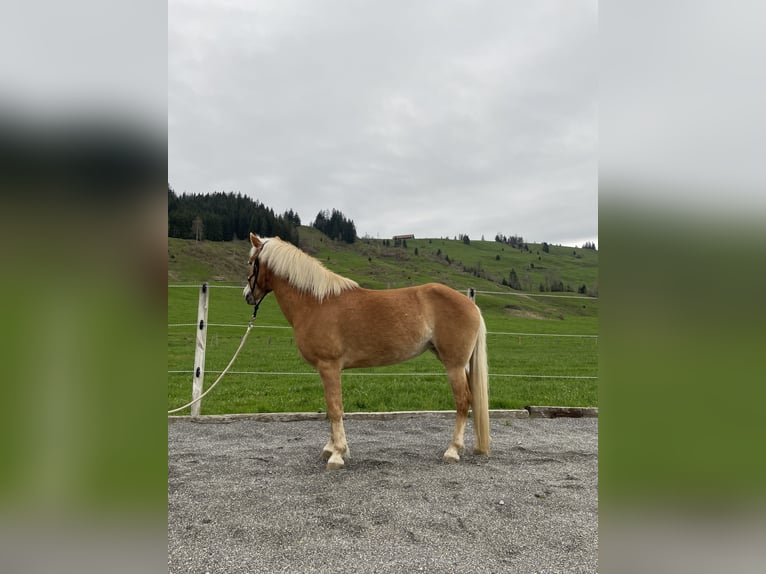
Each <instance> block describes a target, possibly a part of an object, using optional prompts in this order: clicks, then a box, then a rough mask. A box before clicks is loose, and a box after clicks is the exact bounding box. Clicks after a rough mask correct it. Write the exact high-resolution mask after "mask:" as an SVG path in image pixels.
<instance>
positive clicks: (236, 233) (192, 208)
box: [168, 185, 301, 245]
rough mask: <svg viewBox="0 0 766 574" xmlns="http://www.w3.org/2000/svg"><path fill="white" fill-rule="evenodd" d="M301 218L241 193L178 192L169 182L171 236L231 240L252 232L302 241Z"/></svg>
mask: <svg viewBox="0 0 766 574" xmlns="http://www.w3.org/2000/svg"><path fill="white" fill-rule="evenodd" d="M300 224H301V220H300V217H299V216H298V214H297V213H295V212H293V211H292V210H289V211H286V212H285V213H283V214H282V215H276V214H275V213H274V210H273V209H271V208H268V207H266V206H265V205H263V204H262V203H260V202H259V201H255V200H253V199H252V198H250V197H247V196H245V195H242V194H241V193H236V194H235V193H222V192H215V193H210V194H186V193H183V194H181V195H178V194H176V193H175V191H173V189H172V188H171V187H170V186H169V185H168V237H179V238H181V239H198V240H201V239H206V240H208V241H231V240H233V239H245V238H247V237H248V236H249V233H250V232H251V231H252V232H253V233H258V234H259V235H264V236H267V237H274V236H277V235H278V236H279V237H281V238H282V239H284V240H285V241H289V242H291V243H293V244H295V245H297V244H298V226H299V225H300Z"/></svg>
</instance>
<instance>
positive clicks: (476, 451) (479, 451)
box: [473, 448, 489, 456]
mask: <svg viewBox="0 0 766 574" xmlns="http://www.w3.org/2000/svg"><path fill="white" fill-rule="evenodd" d="M473 454H480V455H483V456H489V449H478V448H475V449H473Z"/></svg>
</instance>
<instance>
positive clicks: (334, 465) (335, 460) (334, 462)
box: [327, 453, 346, 470]
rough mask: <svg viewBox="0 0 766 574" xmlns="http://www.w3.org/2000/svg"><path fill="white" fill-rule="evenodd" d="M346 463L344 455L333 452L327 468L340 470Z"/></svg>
mask: <svg viewBox="0 0 766 574" xmlns="http://www.w3.org/2000/svg"><path fill="white" fill-rule="evenodd" d="M345 465H346V463H345V462H343V457H342V456H340V455H339V454H338V453H333V454H332V456H331V457H330V460H328V461H327V470H339V469H341V468H343V467H344V466H345Z"/></svg>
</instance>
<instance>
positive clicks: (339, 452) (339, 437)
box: [318, 364, 349, 470]
mask: <svg viewBox="0 0 766 574" xmlns="http://www.w3.org/2000/svg"><path fill="white" fill-rule="evenodd" d="M318 369H319V374H320V376H321V377H322V385H323V386H324V396H325V401H326V402H327V418H329V419H330V440H328V441H327V444H326V445H325V447H324V449H322V456H323V457H324V458H326V459H328V460H327V470H337V469H339V468H343V466H344V465H345V463H344V461H343V457H344V456H346V457H348V455H349V450H348V443H347V442H346V431H345V430H344V428H343V395H342V393H341V387H340V367H338V366H336V365H331V364H330V365H322V366H320V367H318Z"/></svg>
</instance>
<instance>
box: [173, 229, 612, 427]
mask: <svg viewBox="0 0 766 574" xmlns="http://www.w3.org/2000/svg"><path fill="white" fill-rule="evenodd" d="M301 247H302V248H304V250H306V251H307V252H309V253H311V254H312V255H314V256H315V257H317V258H318V259H319V260H320V261H322V262H323V263H324V264H325V266H326V267H328V268H329V269H332V270H333V271H335V272H337V273H340V274H342V275H345V276H348V277H351V278H353V279H355V280H357V281H358V282H359V283H360V284H361V285H362V286H364V287H368V288H388V287H390V288H393V287H400V286H405V285H413V284H418V283H425V282H428V281H439V282H442V283H445V284H447V285H450V286H452V287H453V288H456V289H459V290H460V291H462V292H465V290H466V289H467V288H468V287H474V288H476V289H478V290H482V291H495V292H498V291H503V292H507V293H513V292H512V290H510V289H508V288H506V287H503V286H501V285H498V281H495V280H493V279H496V278H497V276H500V274H501V273H502V272H504V271H502V269H506V268H507V269H508V270H510V268H514V269H515V270H516V272H517V274H519V275H520V274H521V272H522V271H523V272H524V273H526V275H527V277H528V280H529V281H530V282H532V283H534V282H538V283H539V282H540V281H544V280H545V279H546V273H547V277H548V278H550V277H553V276H554V274H555V276H556V277H557V278H560V280H561V281H562V282H564V283H565V284H567V283H568V284H571V285H572V286H574V285H580V284H585V285H587V286H588V289H589V290H597V268H598V254H597V253H596V252H589V251H587V250H579V249H578V250H576V253H578V254H579V255H580V257H574V256H573V255H572V253H573V251H575V250H574V249H573V248H571V247H568V248H567V247H554V246H551V249H550V251H551V253H549V254H544V255H545V257H540V256H539V255H537V254H536V253H535V251H536V247H538V246H533V245H530V250H531V253H521V252H518V250H515V249H512V248H510V246H507V245H501V244H499V243H496V242H480V241H473V242H471V245H464V244H463V243H462V242H459V241H454V240H446V239H444V240H443V239H431V240H428V239H421V240H409V241H408V247H407V249H403V248H387V247H385V246H383V245H381V244H380V242H378V241H366V242H365V241H359V242H357V243H356V244H354V245H352V246H347V245H341V244H337V243H335V242H332V241H329V240H327V238H325V237H324V236H323V235H321V234H319V233H318V232H316V231H315V230H310V229H308V228H301ZM416 247H417V249H418V255H415V254H414V250H415V248H416ZM439 249H441V251H442V256H439V255H437V254H436V252H437V250H439ZM168 251H169V261H170V265H169V282H170V283H171V285H173V284H178V283H186V284H192V285H194V284H195V283H196V285H197V286H198V284H199V282H201V281H203V280H207V281H212V282H213V284H214V285H215V284H218V285H222V284H223V283H224V282H231V283H229V284H230V285H237V286H238V287H240V288H238V289H232V288H215V287H213V288H211V291H210V303H209V316H208V323H209V325H210V326H209V328H208V338H207V351H206V369H207V373H206V375H205V383H206V388H207V385H210V384H211V383H212V382H213V381H214V380H215V378H216V377H217V373H215V372H214V371H220V370H222V369H223V368H224V367H225V366H226V364H227V363H228V362H229V360H230V358H231V356H232V355H233V353H234V351H235V350H236V348H237V345H238V344H239V341H240V339H241V337H242V335H243V333H244V331H245V325H246V324H247V322H248V320H249V318H250V313H251V312H252V308H251V307H250V306H248V305H246V304H245V302H244V299H243V298H242V293H241V286H242V285H243V284H244V278H245V275H246V267H245V261H246V257H247V251H248V244H247V242H226V243H212V242H201V243H195V242H192V241H183V240H176V239H169V240H168ZM445 252H446V253H447V254H448V255H449V257H450V259H451V261H452V263H451V264H447V262H446V261H445V260H444V258H443V254H444V253H445ZM498 256H499V258H498ZM538 257H540V259H538ZM456 261H458V262H461V263H462V265H461V264H458V263H455V262H456ZM525 261H526V263H525ZM533 261H537V262H538V263H537V264H536V265H535V270H532V269H531V268H530V267H529V263H531V262H533ZM522 265H525V267H522ZM463 266H471V267H474V268H476V267H478V268H479V269H480V272H479V273H478V275H479V276H477V274H476V273H473V272H471V273H468V272H465V271H464V269H463ZM541 267H542V268H544V269H539V268H541ZM506 275H507V274H506ZM557 280H559V279H557ZM538 294H539V292H535V291H531V292H530V294H529V295H527V296H524V295H523V294H519V293H515V294H506V295H495V294H482V293H480V294H478V295H477V304H478V305H479V307H481V309H482V312H483V314H484V317H485V320H486V323H487V328H488V331H489V334H488V337H487V342H488V348H489V364H490V408H521V407H523V406H525V405H529V404H538V405H570V406H597V404H598V389H597V385H598V383H597V380H596V379H595V378H587V379H578V378H571V377H595V376H597V374H598V339H597V338H594V337H587V338H586V337H570V336H542V335H586V334H587V335H596V334H597V332H598V301H597V300H596V299H593V298H591V297H577V295H576V294H574V293H554V294H550V293H546V295H566V296H568V297H566V298H564V297H562V298H554V297H538V296H533V295H538ZM575 297H576V298H575ZM197 300H198V288H189V287H170V288H169V289H168V324H169V327H168V371H185V372H182V373H172V372H169V373H168V408H173V407H176V406H180V405H182V404H184V403H186V402H188V401H189V400H190V398H191V382H192V373H191V370H192V367H193V364H194V341H195V336H196V326H195V325H194V323H195V321H196V317H197ZM179 324H189V326H173V325H179ZM215 324H227V325H239V327H228V326H227V327H223V326H222V327H217V326H215ZM509 333H513V334H509ZM525 334H526V335H525ZM529 334H534V336H530V335H529ZM240 373H247V374H240ZM253 373H261V374H253ZM283 373H289V374H283ZM548 377H554V378H548ZM343 398H344V407H345V410H346V411H347V412H352V411H390V410H419V409H428V410H430V409H437V410H438V409H453V408H454V402H453V398H452V392H451V390H450V388H449V385H448V383H447V380H446V376H445V375H444V369H443V367H442V365H441V363H439V361H438V360H437V359H436V358H435V357H434V356H433V355H432V354H430V353H426V354H424V355H421V356H420V357H418V358H416V359H413V360H411V361H408V362H406V363H403V364H400V365H395V366H391V367H384V368H374V369H354V370H348V371H345V372H344V374H343ZM324 408H325V405H324V397H323V394H322V385H321V382H320V380H319V376H318V375H317V374H316V372H315V371H314V370H313V369H312V368H311V367H310V366H309V365H307V364H305V363H304V362H303V361H302V360H301V359H300V356H299V354H298V351H297V349H296V347H295V343H294V340H293V335H292V330H291V329H290V328H289V326H288V325H287V322H286V321H285V319H284V317H283V316H282V314H281V311H280V310H279V307H278V306H277V304H276V301H275V299H274V297H273V295H271V296H269V297H267V298H266V300H265V301H264V303H263V305H262V306H261V309H260V311H259V314H258V319H257V321H256V328H255V329H253V331H252V332H251V334H250V337H249V339H248V341H247V343H246V345H245V347H244V348H243V350H242V352H241V353H240V356H239V357H238V359H237V361H236V362H235V364H234V365H233V367H232V370H231V372H230V373H229V374H227V375H226V376H225V377H224V379H223V380H222V381H221V382H220V383H219V385H218V386H217V387H216V389H215V390H214V391H213V392H212V393H211V394H210V395H208V396H207V397H206V398H205V399H204V401H203V405H202V413H203V414H223V413H246V412H289V411H313V412H318V411H324ZM180 414H184V413H180Z"/></svg>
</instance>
